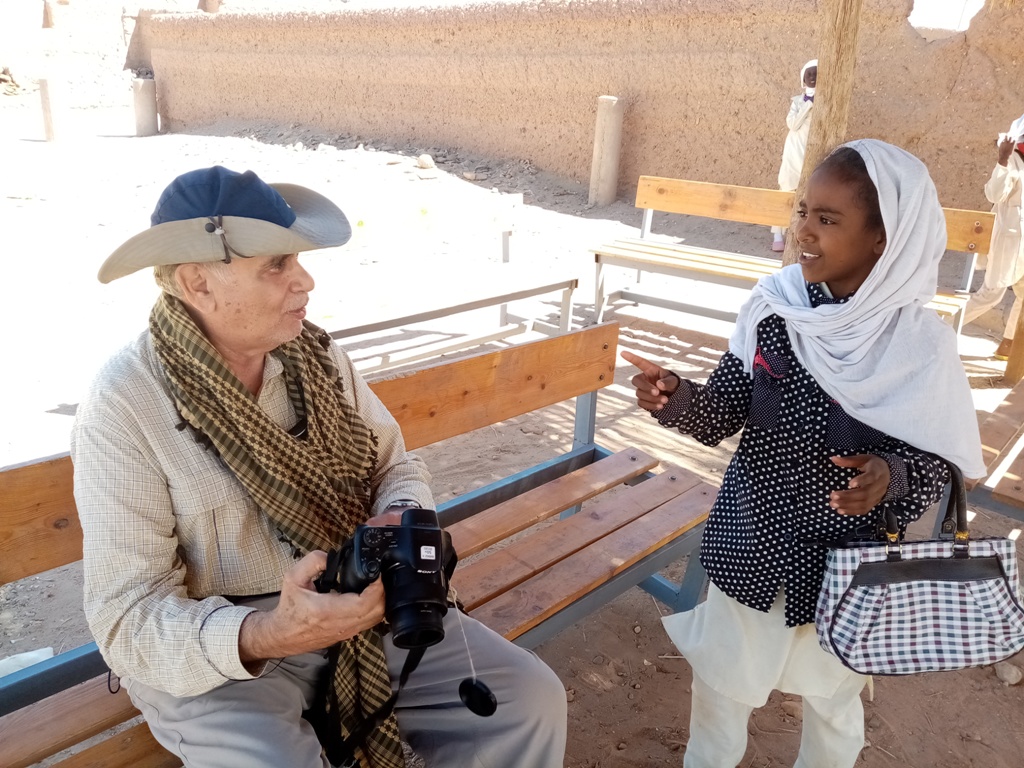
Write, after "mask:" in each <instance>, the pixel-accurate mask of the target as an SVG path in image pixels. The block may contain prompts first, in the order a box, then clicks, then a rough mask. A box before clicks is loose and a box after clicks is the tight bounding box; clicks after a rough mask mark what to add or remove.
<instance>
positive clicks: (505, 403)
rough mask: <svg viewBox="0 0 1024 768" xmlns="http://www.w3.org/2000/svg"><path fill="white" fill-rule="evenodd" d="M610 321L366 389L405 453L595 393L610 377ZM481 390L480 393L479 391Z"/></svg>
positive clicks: (614, 333) (613, 339)
mask: <svg viewBox="0 0 1024 768" xmlns="http://www.w3.org/2000/svg"><path fill="white" fill-rule="evenodd" d="M618 334H619V331H618V326H617V325H615V324H608V325H599V326H592V327H590V328H585V329H582V330H578V331H570V332H569V333H566V334H562V335H559V336H556V337H554V338H553V339H544V340H541V341H534V342H528V343H525V344H519V345H516V346H514V347H510V348H509V349H504V350H500V351H498V352H485V353H482V354H479V355H475V356H472V357H468V358H465V359H463V360H455V361H450V362H442V363H438V364H436V365H434V366H429V367H426V368H423V369H421V370H418V371H416V372H415V373H414V374H411V375H414V376H415V377H416V386H415V387H411V386H409V383H408V382H407V381H404V380H403V378H401V377H399V378H394V379H383V380H381V381H377V382H374V383H373V384H372V385H371V386H372V388H373V390H374V392H376V393H377V396H378V397H379V398H380V399H381V400H382V401H383V402H384V405H386V406H387V408H388V410H389V411H391V413H392V415H394V417H395V418H396V419H397V420H398V423H399V425H400V426H401V428H402V434H403V435H404V436H405V444H406V446H407V447H408V448H410V449H413V448H419V447H421V446H424V445H429V444H431V443H435V442H437V441H438V440H443V439H445V438H448V437H454V436H455V435H461V434H465V433H466V432H471V431H473V430H474V429H479V428H480V427H486V426H489V425H491V424H494V423H496V422H499V421H504V420H505V419H510V418H512V417H514V416H520V415H522V414H524V413H529V412H530V411H534V410H536V409H538V408H543V407H545V406H548V405H554V404H555V403H560V402H562V401H563V400H568V399H570V398H573V397H576V396H577V395H582V394H584V393H586V392H592V391H594V390H597V389H600V388H601V387H603V386H604V385H605V384H609V383H611V381H612V380H613V378H614V373H615V348H616V344H617V342H618ZM484 392H486V393H487V394H486V396H484V395H483V394H482V393H484Z"/></svg>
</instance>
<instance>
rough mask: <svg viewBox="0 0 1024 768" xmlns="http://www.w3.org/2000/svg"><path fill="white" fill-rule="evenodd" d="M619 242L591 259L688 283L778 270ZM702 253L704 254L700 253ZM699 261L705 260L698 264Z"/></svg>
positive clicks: (949, 310) (953, 296) (666, 246)
mask: <svg viewBox="0 0 1024 768" xmlns="http://www.w3.org/2000/svg"><path fill="white" fill-rule="evenodd" d="M623 242H625V241H616V242H615V243H613V244H609V245H604V246H601V247H600V248H597V249H594V251H593V253H594V256H595V258H596V259H597V261H598V262H603V263H607V264H611V265H613V266H619V267H629V268H640V267H647V268H649V269H652V271H660V272H663V273H668V274H680V275H682V276H684V277H690V278H691V279H701V276H711V277H714V278H726V279H727V280H729V281H739V282H749V283H756V282H757V281H758V280H759V279H760V278H762V277H764V276H765V275H769V274H771V273H773V272H776V271H778V270H779V269H780V268H781V267H782V263H781V262H773V261H771V260H769V259H760V258H759V257H757V256H743V255H742V254H724V255H723V256H721V257H720V256H719V255H718V254H720V253H721V251H711V250H709V249H699V248H690V247H684V246H677V245H674V244H672V243H651V246H652V247H649V248H648V247H647V246H646V245H643V246H642V244H647V243H649V242H650V241H646V240H636V241H632V243H631V244H630V245H629V246H628V247H621V246H620V244H621V243H623ZM702 250H703V251H704V253H701V251H702ZM701 258H706V259H707V260H706V261H701ZM968 298H969V297H968V296H967V295H965V294H960V293H944V292H940V293H937V294H935V297H934V298H933V299H932V300H931V301H930V302H928V303H927V304H926V305H925V306H927V307H928V308H929V309H933V310H935V311H936V312H938V313H939V314H940V315H949V316H955V315H957V314H958V313H960V312H962V311H963V310H964V308H965V307H966V306H967V300H968Z"/></svg>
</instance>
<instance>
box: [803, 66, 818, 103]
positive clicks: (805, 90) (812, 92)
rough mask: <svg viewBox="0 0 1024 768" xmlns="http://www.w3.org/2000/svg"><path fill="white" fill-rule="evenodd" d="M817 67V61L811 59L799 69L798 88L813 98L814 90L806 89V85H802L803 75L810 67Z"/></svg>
mask: <svg viewBox="0 0 1024 768" xmlns="http://www.w3.org/2000/svg"><path fill="white" fill-rule="evenodd" d="M817 66H818V60H817V59H811V60H810V61H808V62H807V63H806V64H804V65H803V67H801V68H800V87H801V88H803V89H804V93H806V94H807V95H808V96H813V95H814V89H813V88H808V87H807V86H806V85H804V75H805V74H807V70H808V69H810V68H811V67H817Z"/></svg>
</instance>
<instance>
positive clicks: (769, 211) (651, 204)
mask: <svg viewBox="0 0 1024 768" xmlns="http://www.w3.org/2000/svg"><path fill="white" fill-rule="evenodd" d="M794 197H795V193H794V192H783V191H782V190H779V189H760V188H757V187H738V186H734V185H732V184H712V183H710V182H704V181H689V180H686V179H666V178H662V177H660V176H641V177H640V181H639V182H638V183H637V187H636V207H637V208H644V209H648V210H655V211H664V212H666V213H685V214H689V215H691V216H703V217H705V218H709V219H725V220H726V221H740V222H744V223H747V224H764V225H765V226H777V227H788V226H789V225H790V217H791V215H792V212H793V203H794ZM942 210H943V212H944V213H945V215H946V248H947V249H949V250H951V251H966V252H969V253H988V251H989V247H990V246H991V242H992V227H993V225H994V224H995V214H992V213H987V212H983V211H968V210H963V209H960V208H943V209H942Z"/></svg>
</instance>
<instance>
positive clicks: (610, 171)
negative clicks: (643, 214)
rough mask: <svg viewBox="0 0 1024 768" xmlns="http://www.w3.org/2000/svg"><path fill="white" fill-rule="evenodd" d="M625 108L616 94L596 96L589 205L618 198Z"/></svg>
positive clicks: (609, 201)
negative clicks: (616, 195)
mask: <svg viewBox="0 0 1024 768" xmlns="http://www.w3.org/2000/svg"><path fill="white" fill-rule="evenodd" d="M624 108H625V104H623V103H622V101H620V100H619V99H618V98H616V97H615V96H601V97H599V98H598V100H597V123H596V125H595V128H594V157H593V159H592V160H591V163H590V195H589V197H588V198H587V204H588V205H593V206H597V207H601V206H605V205H611V204H612V203H614V202H615V194H616V192H618V184H619V152H620V150H621V148H622V113H623V110H624Z"/></svg>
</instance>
